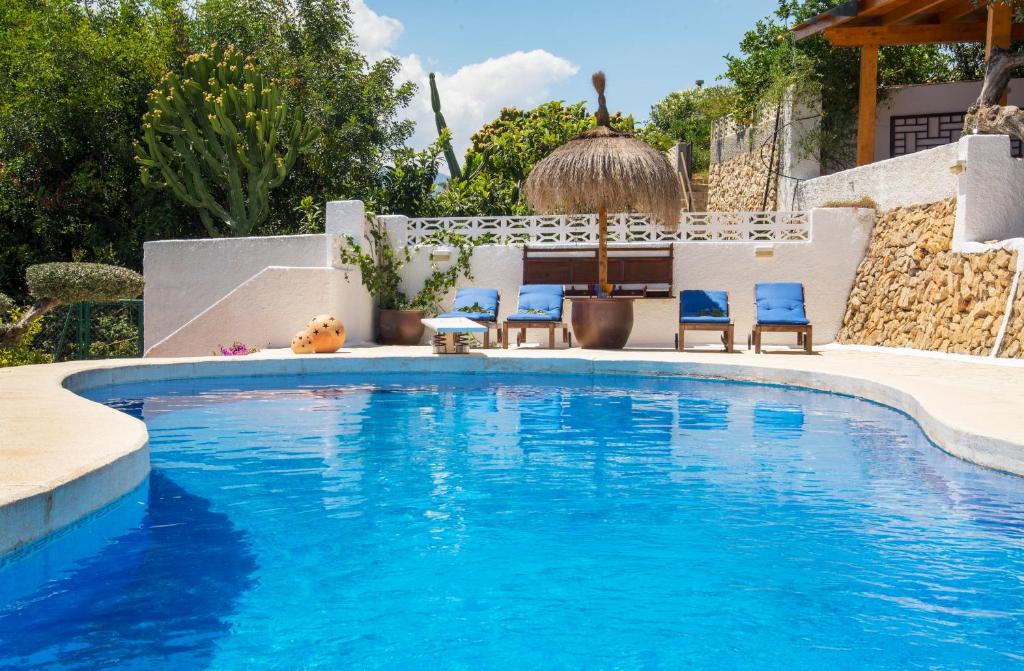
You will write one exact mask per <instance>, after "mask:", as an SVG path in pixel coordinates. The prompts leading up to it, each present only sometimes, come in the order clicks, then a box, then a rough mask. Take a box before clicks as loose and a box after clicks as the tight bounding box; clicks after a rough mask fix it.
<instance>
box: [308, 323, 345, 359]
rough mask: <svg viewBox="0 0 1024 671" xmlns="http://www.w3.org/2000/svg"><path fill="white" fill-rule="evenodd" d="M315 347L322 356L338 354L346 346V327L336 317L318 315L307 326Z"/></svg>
mask: <svg viewBox="0 0 1024 671" xmlns="http://www.w3.org/2000/svg"><path fill="white" fill-rule="evenodd" d="M306 330H307V331H309V333H310V334H312V336H313V347H314V348H315V349H316V351H317V352H318V353H320V354H326V353H329V352H337V351H338V350H339V349H340V348H341V346H342V345H344V344H345V327H344V326H343V325H342V323H341V321H340V320H339V319H338V318H337V317H335V316H334V315H317V316H316V317H313V318H312V319H311V320H309V323H308V324H306Z"/></svg>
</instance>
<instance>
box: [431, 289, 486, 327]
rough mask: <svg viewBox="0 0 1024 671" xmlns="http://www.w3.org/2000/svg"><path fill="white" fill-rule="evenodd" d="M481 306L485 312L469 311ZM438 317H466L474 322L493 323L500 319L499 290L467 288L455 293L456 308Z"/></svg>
mask: <svg viewBox="0 0 1024 671" xmlns="http://www.w3.org/2000/svg"><path fill="white" fill-rule="evenodd" d="M473 306H480V307H481V308H483V310H479V311H478V310H468V309H467V308H471V307H473ZM438 317H440V318H442V319H447V318H449V317H464V318H466V319H472V320H473V321H483V322H488V321H490V322H492V321H495V320H497V318H498V290H497V289H479V288H477V287H465V288H462V289H459V290H458V291H456V292H455V301H454V307H453V309H452V311H451V312H445V313H444V314H439V315H438Z"/></svg>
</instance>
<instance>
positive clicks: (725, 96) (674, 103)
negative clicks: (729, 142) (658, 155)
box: [641, 86, 734, 173]
mask: <svg viewBox="0 0 1024 671" xmlns="http://www.w3.org/2000/svg"><path fill="white" fill-rule="evenodd" d="M733 97H734V92H733V89H732V87H729V86H709V87H706V88H704V87H693V88H689V89H683V90H682V91H675V92H673V93H670V94H668V95H667V96H665V98H663V99H662V100H661V101H659V102H657V103H655V104H654V105H653V106H652V107H651V119H650V121H649V122H648V123H647V125H646V126H644V129H643V131H642V132H641V137H643V138H644V139H645V140H647V141H648V143H650V144H652V145H654V146H657V147H658V148H662V149H667V148H668V147H669V146H671V145H673V144H675V143H676V142H689V143H690V144H691V145H692V147H693V169H694V172H698V173H700V172H705V171H707V169H708V162H709V159H710V156H709V154H710V148H711V125H712V123H713V122H714V120H715V119H717V118H719V117H721V116H725V115H726V114H729V112H731V111H732V108H733ZM655 133H658V134H659V135H660V136H662V137H664V138H665V139H664V140H663V141H660V142H659V141H658V140H655V139H653V137H654V134H655ZM666 145H667V146H666Z"/></svg>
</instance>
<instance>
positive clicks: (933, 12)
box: [793, 0, 1024, 165]
mask: <svg viewBox="0 0 1024 671" xmlns="http://www.w3.org/2000/svg"><path fill="white" fill-rule="evenodd" d="M793 34H794V35H795V36H796V39H797V40H802V39H804V38H807V37H810V36H812V35H818V34H821V35H823V36H824V37H825V39H827V40H828V41H829V42H830V43H831V44H832V45H833V46H836V47H856V48H859V49H860V101H859V104H858V110H857V165H866V164H868V163H872V162H873V161H874V160H875V117H876V114H877V109H876V108H877V105H878V48H879V47H881V46H889V45H901V44H939V43H955V42H984V43H985V57H986V58H987V57H988V56H989V54H990V53H991V52H992V47H994V46H996V47H1002V48H1004V49H1008V48H1009V47H1010V44H1011V42H1012V41H1014V40H1019V39H1022V38H1024V24H1021V23H1014V18H1013V12H1012V10H1011V9H1010V8H1009V7H1007V6H1006V5H1002V4H989V3H988V2H987V0H977V1H975V0H849V2H844V3H843V4H841V5H839V6H838V7H834V8H833V9H830V10H829V11H827V12H823V13H821V14H819V15H818V16H815V17H814V18H812V19H808V20H807V21H804V22H803V23H801V24H800V25H798V26H796V27H795V28H793ZM1004 103H1005V99H1004Z"/></svg>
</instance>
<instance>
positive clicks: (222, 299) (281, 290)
mask: <svg viewBox="0 0 1024 671" xmlns="http://www.w3.org/2000/svg"><path fill="white" fill-rule="evenodd" d="M349 209H351V208H349ZM353 211H354V210H353ZM353 221H354V215H353ZM335 223H336V224H337V223H338V222H335ZM342 223H343V222H342ZM350 223H351V222H350ZM387 223H388V225H389V228H391V229H394V230H393V235H397V236H399V237H400V235H401V232H400V230H399V229H401V228H402V227H403V226H404V218H402V217H392V218H389V219H388V221H387ZM873 223H874V213H873V211H872V210H855V209H851V208H840V209H818V210H814V211H813V212H811V215H810V225H811V239H810V240H809V241H806V242H785V243H774V244H766V243H752V242H686V243H675V246H674V250H673V253H674V258H675V270H674V280H673V284H674V286H673V289H674V290H675V291H676V292H678V291H679V290H680V289H683V288H695V289H723V290H726V291H728V292H729V293H730V298H731V305H732V310H733V318H734V321H735V323H736V335H737V343H738V344H740V345H742V344H745V342H746V335H747V333H748V332H749V331H750V328H751V326H752V324H753V317H754V310H753V288H754V284H755V283H757V282H768V281H796V282H803V283H804V286H805V287H806V289H807V301H808V311H809V314H810V317H811V319H812V320H813V322H814V325H815V342H817V343H826V342H831V341H832V340H833V339H834V337H835V334H836V332H837V331H838V329H839V327H840V326H841V322H842V317H843V314H844V312H845V309H846V299H847V296H848V295H849V291H850V287H851V285H852V282H853V278H854V275H855V273H856V269H857V266H858V265H859V263H860V261H861V259H862V257H863V255H864V251H865V249H866V246H867V242H868V239H869V237H870V233H871V228H872V226H873ZM352 225H353V226H354V225H355V224H354V223H353V224H352ZM353 230H354V229H353ZM400 241H401V240H399V242H400ZM339 243H340V238H339V237H337V236H326V235H324V236H291V237H280V238H245V239H239V240H190V241H168V242H161V243H154V244H152V245H147V249H146V268H145V273H146V278H147V282H152V284H148V285H147V290H146V314H147V324H146V328H147V334H146V335H147V350H148V353H147V355H148V356H183V355H201V354H208V353H210V352H211V351H212V350H213V349H214V348H215V347H216V346H217V345H218V344H221V343H223V344H227V343H229V342H230V341H231V340H234V339H237V340H241V341H243V342H246V343H249V344H255V345H260V346H267V347H284V346H287V345H288V343H289V342H290V340H291V338H292V336H293V335H294V334H295V332H296V331H298V330H299V329H300V328H301V327H302V326H304V324H305V323H306V321H308V320H309V318H310V317H312V316H313V315H314V314H317V313H322V312H329V313H333V314H336V315H337V316H338V317H339V318H340V319H341V320H342V321H343V322H344V324H345V327H346V329H347V331H348V335H349V342H359V341H365V340H370V339H371V338H372V326H373V324H372V322H373V305H372V301H371V299H370V296H369V295H368V293H367V292H366V290H365V288H364V287H363V286H362V285H361V283H360V281H359V274H358V272H357V271H354V270H351V271H346V270H345V269H340V268H337V267H336V265H337V259H338V245H339ZM765 248H770V250H771V255H769V256H758V255H756V254H755V252H756V251H757V250H758V249H765ZM431 252H432V249H430V248H423V249H419V250H417V251H416V252H415V253H414V256H413V258H412V260H411V262H410V263H409V264H408V265H407V266H406V267H405V268H404V269H403V271H402V279H403V288H404V289H405V291H406V292H407V293H408V294H409V295H410V296H411V295H413V294H415V293H416V292H417V291H418V290H419V289H420V288H421V287H422V286H423V281H424V279H425V278H426V276H427V275H428V274H429V273H430V271H431V260H430V254H431ZM453 261H454V259H450V260H446V261H438V262H437V263H438V265H440V266H441V267H445V266H447V265H448V264H450V263H452V262H453ZM261 264H262V265H261ZM472 270H473V279H472V280H466V279H463V280H462V281H460V283H459V286H477V287H494V288H497V289H498V290H499V291H500V292H501V296H502V301H501V306H500V312H499V318H500V319H504V318H505V317H506V316H507V315H508V314H510V313H511V312H514V311H515V310H516V309H517V297H518V294H519V287H520V285H521V283H522V277H523V250H522V248H521V247H517V246H506V245H485V246H481V247H478V248H477V249H476V250H475V253H474V256H473V261H472ZM246 273H249V274H248V275H247V274H246ZM346 275H347V276H348V279H347V280H346ZM235 278H241V279H238V280H237V281H236V279H235ZM232 282H235V284H234V285H232V286H229V285H230V284H231V283H232ZM453 300H454V291H452V292H451V293H450V294H449V296H447V297H446V299H445V300H444V301H443V304H442V305H441V308H442V309H445V310H447V309H451V308H452V307H453V303H452V302H453ZM635 305H636V314H635V321H634V328H633V335H632V337H631V338H630V341H629V346H631V347H671V346H672V344H673V337H674V335H675V333H676V324H677V320H678V302H677V299H674V298H673V299H644V300H637V301H636V302H635ZM570 309H571V308H570V305H569V304H568V303H567V304H566V306H565V320H566V322H567V323H568V322H569V320H570ZM151 323H152V324H156V325H159V327H161V328H162V329H163V330H164V333H163V335H162V336H160V337H157V336H158V334H159V333H160V332H159V331H157V330H156V329H154V330H153V331H150V324H151ZM543 337H544V334H542V333H541V332H539V331H538V332H536V333H535V334H532V337H531V340H533V341H535V342H540V341H541V340H542V338H543ZM789 340H792V338H791V337H789V336H775V337H772V338H770V339H769V342H782V341H785V342H788V341H789ZM688 341H689V342H692V343H693V344H698V343H702V342H715V337H714V336H713V335H707V336H702V335H698V334H695V335H694V336H693V337H692V338H688Z"/></svg>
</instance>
